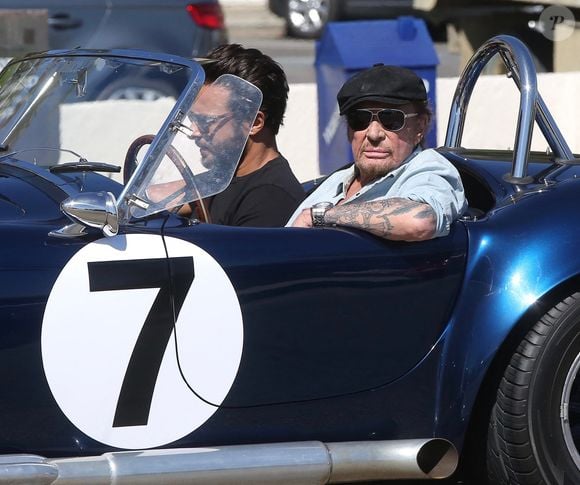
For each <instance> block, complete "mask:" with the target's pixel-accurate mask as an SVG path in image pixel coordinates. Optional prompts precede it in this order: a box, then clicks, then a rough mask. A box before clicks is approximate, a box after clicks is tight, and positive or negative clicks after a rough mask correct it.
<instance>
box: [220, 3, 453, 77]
mask: <svg viewBox="0 0 580 485" xmlns="http://www.w3.org/2000/svg"><path fill="white" fill-rule="evenodd" d="M265 3H266V2H263V3H261V2H255V1H254V2H250V3H242V2H232V3H229V2H223V8H224V14H225V19H226V26H227V28H228V33H229V40H230V42H236V43H239V44H242V45H243V46H244V47H255V48H257V49H260V50H261V51H262V52H264V53H266V54H268V55H269V56H271V57H272V58H273V59H275V60H276V61H277V62H279V63H280V64H281V65H282V67H283V68H284V70H285V71H286V75H287V77H288V81H289V82H290V83H310V82H316V76H315V72H314V67H313V66H314V57H315V42H314V41H313V40H301V39H291V38H288V37H286V36H285V32H284V30H285V29H284V22H283V20H282V19H280V18H278V17H276V16H275V15H273V14H272V13H270V12H269V11H268V9H267V8H266V6H265ZM435 50H436V52H437V55H438V56H439V66H438V68H437V75H438V76H439V77H453V76H458V75H459V56H458V55H457V54H454V53H451V52H449V50H448V49H447V46H446V45H445V44H443V43H437V44H435Z"/></svg>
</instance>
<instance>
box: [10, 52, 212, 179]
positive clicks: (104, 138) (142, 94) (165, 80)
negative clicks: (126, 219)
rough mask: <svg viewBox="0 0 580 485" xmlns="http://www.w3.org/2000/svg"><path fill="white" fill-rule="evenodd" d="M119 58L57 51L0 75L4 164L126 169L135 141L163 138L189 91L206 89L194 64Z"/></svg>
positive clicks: (145, 57) (13, 65)
mask: <svg viewBox="0 0 580 485" xmlns="http://www.w3.org/2000/svg"><path fill="white" fill-rule="evenodd" d="M119 52H122V51H118V52H117V54H116V55H115V54H113V53H110V54H108V53H106V52H103V51H92V52H90V51H71V52H60V53H55V52H53V53H48V54H46V55H38V56H30V57H26V58H23V59H21V60H18V61H15V62H12V63H10V64H9V65H8V66H7V67H6V68H5V69H4V70H3V71H2V73H1V74H0V150H1V151H0V157H3V156H7V155H11V156H12V157H14V158H17V159H19V160H24V161H27V162H31V163H34V164H36V165H40V166H42V167H51V166H53V165H56V164H62V163H65V162H74V161H78V160H79V159H80V158H82V159H84V160H83V161H84V162H86V161H89V162H105V163H108V164H112V165H117V166H119V167H122V165H123V163H124V160H125V155H126V151H127V148H128V147H129V146H130V144H131V142H132V141H133V140H134V139H135V138H136V137H138V136H140V135H142V134H144V133H150V134H155V133H157V132H158V131H159V130H160V129H161V128H162V126H163V124H164V122H165V120H166V118H167V117H168V115H169V114H170V113H171V111H172V110H173V108H174V106H175V103H176V100H177V99H178V98H179V97H180V95H181V93H182V91H183V90H184V89H185V87H186V86H188V85H189V84H190V83H191V82H192V80H195V79H198V84H201V82H203V72H202V69H201V67H200V66H199V65H197V64H195V63H193V62H189V61H185V63H184V64H180V63H177V62H171V60H170V59H171V58H170V57H169V56H163V55H159V56H157V55H148V54H147V53H143V55H142V57H141V56H139V55H133V56H130V55H129V54H139V53H136V52H132V53H127V54H126V55H119ZM187 63H189V64H190V65H188V64H187ZM0 161H1V158H0ZM115 176H116V177H118V178H119V181H121V175H120V174H119V175H115Z"/></svg>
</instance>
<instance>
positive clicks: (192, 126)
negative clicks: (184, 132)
mask: <svg viewBox="0 0 580 485" xmlns="http://www.w3.org/2000/svg"><path fill="white" fill-rule="evenodd" d="M189 129H190V131H191V138H199V137H200V136H201V130H200V129H199V127H198V126H197V124H196V123H195V121H191V123H190V125H189Z"/></svg>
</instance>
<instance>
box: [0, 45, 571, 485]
mask: <svg viewBox="0 0 580 485" xmlns="http://www.w3.org/2000/svg"><path fill="white" fill-rule="evenodd" d="M496 53H499V54H500V55H501V57H502V58H503V60H504V61H505V63H506V66H507V68H508V71H509V73H510V77H511V78H512V79H513V80H514V81H515V83H516V85H517V86H518V87H519V88H520V89H521V105H520V114H519V118H518V126H517V135H516V140H515V145H514V146H515V149H514V150H513V151H483V150H467V149H463V148H461V139H462V132H463V126H464V118H465V112H466V109H467V106H468V102H469V99H470V95H471V92H472V89H473V87H474V85H475V83H476V80H477V78H478V76H479V74H480V72H481V71H482V69H483V68H484V66H485V65H486V63H487V61H488V60H489V59H490V58H491V57H492V56H493V55H494V54H496ZM125 75H132V76H134V75H136V76H141V75H154V76H155V77H159V78H166V79H167V80H168V81H171V82H181V86H182V92H181V95H180V96H179V97H178V98H177V99H172V98H162V99H155V100H149V101H148V100H144V99H139V100H137V99H135V100H115V101H113V100H101V98H100V97H99V90H100V89H106V88H107V85H108V84H109V83H115V82H118V78H120V77H121V76H125ZM203 82H204V75H203V69H202V67H201V66H200V65H199V64H198V63H196V62H195V61H192V60H187V59H182V58H178V57H171V56H166V55H161V54H156V55H154V54H149V53H144V52H136V51H108V52H107V51H81V50H75V51H69V52H49V53H45V54H35V55H30V56H27V57H25V58H22V59H19V60H15V61H12V62H11V63H10V64H9V65H8V66H7V67H6V68H5V69H4V70H3V71H2V73H1V74H0V137H1V141H0V144H1V145H0V150H2V153H0V155H1V156H0V219H1V223H0V230H1V231H2V234H4V235H3V236H2V241H3V243H2V246H1V247H2V250H1V253H0V254H1V263H0V264H1V265H2V271H3V275H4V276H3V280H2V286H1V290H0V312H1V313H0V316H1V321H2V326H1V332H2V338H1V342H2V349H1V351H0V375H1V381H0V382H2V384H3V386H2V389H3V391H2V394H1V397H0V410H1V412H0V423H1V426H0V430H1V435H2V439H1V440H0V446H1V453H2V454H1V456H0V483H13V484H14V483H22V484H24V483H26V484H29V483H37V484H51V483H58V484H72V483H75V484H77V483H118V484H121V483H164V484H171V483H204V484H211V483H236V484H240V483H248V484H250V483H252V484H273V483H285V484H289V483H294V484H299V483H312V484H314V483H345V482H359V481H366V482H368V481H374V480H377V481H379V480H394V479H415V478H417V479H428V478H432V479H437V478H447V477H450V476H453V479H454V480H458V479H461V480H469V479H472V480H474V482H475V481H479V480H483V478H484V477H489V481H490V483H514V484H515V483H517V484H531V483H547V484H572V483H580V454H579V452H578V449H579V445H580V407H579V406H580V383H579V381H580V378H579V377H578V373H579V369H580V292H579V291H580V262H578V261H577V260H576V258H575V257H574V254H575V249H574V248H575V244H576V242H577V241H578V239H579V237H580V234H579V233H580V229H579V228H577V227H576V226H575V225H574V223H573V221H574V220H575V217H576V209H575V208H576V205H577V204H578V203H579V201H580V195H579V194H580V186H579V185H580V181H579V179H578V176H579V175H580V170H579V169H578V160H577V159H576V158H575V156H574V155H573V154H572V153H571V151H570V149H569V148H568V145H567V144H566V142H565V140H564V139H563V137H562V135H561V134H560V131H559V129H558V127H557V125H556V123H555V122H554V120H553V119H552V116H551V115H550V113H549V111H548V109H547V107H546V106H545V104H544V102H543V100H542V98H541V97H540V95H539V94H538V92H537V87H536V74H535V71H534V68H533V62H532V60H531V57H530V55H529V52H528V51H527V49H526V48H525V46H524V45H523V44H522V43H521V42H520V41H518V40H517V39H514V38H512V37H496V38H494V39H491V40H490V41H488V42H487V43H486V44H484V45H483V46H482V47H481V49H480V50H479V51H478V52H477V53H476V55H475V56H474V58H473V59H472V60H471V62H470V63H469V65H468V67H467V68H466V70H465V72H464V75H463V76H462V78H461V79H460V81H459V85H458V88H457V92H456V95H455V98H454V102H453V107H452V112H451V117H450V120H449V128H448V134H447V140H446V146H445V147H442V148H440V149H439V150H440V152H441V153H442V154H444V155H445V156H446V157H447V158H448V159H449V160H450V161H451V162H452V163H453V164H455V166H456V167H457V168H458V169H459V171H460V173H461V176H462V178H463V181H464V185H465V188H466V192H467V196H468V199H469V203H470V207H469V211H468V213H467V214H465V215H464V216H463V218H462V219H461V220H458V221H456V222H455V223H454V224H453V226H452V228H451V232H450V234H449V235H448V236H446V237H442V238H438V239H434V240H430V241H426V242H420V243H417V242H414V243H403V242H391V241H386V240H383V239H379V238H377V237H374V236H372V235H370V234H367V233H364V232H360V231H356V230H350V229H346V228H340V227H334V228H331V227H328V228H316V229H300V228H271V229H264V228H238V227H224V226H218V225H215V224H211V223H207V222H200V221H201V219H202V216H203V214H204V207H203V203H202V201H203V200H204V199H206V198H207V197H210V196H212V195H214V194H216V193H219V192H220V191H221V190H223V189H224V188H225V187H226V186H227V185H228V183H229V181H230V180H231V178H232V175H233V173H234V170H235V167H236V164H237V162H238V160H239V157H240V154H241V152H242V150H243V147H244V144H245V140H246V137H247V134H248V130H249V126H250V125H251V123H252V120H253V118H254V116H255V114H256V112H257V110H258V108H259V106H260V102H261V93H260V92H259V91H258V90H257V89H256V88H254V87H253V86H252V85H250V84H249V83H246V82H245V81H242V80H241V79H239V78H236V77H234V76H223V77H222V78H220V79H218V80H217V81H216V82H215V84H216V86H217V87H218V88H219V89H220V90H221V93H222V94H221V95H220V96H219V97H217V96H216V97H215V98H212V99H210V100H209V102H208V99H202V98H203V94H200V87H201V86H202V85H203ZM506 82H507V81H506ZM224 100H226V101H227V103H225V105H227V107H228V111H227V112H223V111H222V112H219V111H218V110H217V109H216V110H214V112H212V104H211V103H212V102H213V103H214V104H215V105H216V106H217V105H220V106H222V107H223V105H224ZM202 108H204V109H202ZM204 110H205V111H204ZM534 120H536V121H537V124H538V126H539V127H540V129H541V131H542V132H543V134H544V135H545V137H546V140H547V141H548V143H549V146H550V148H551V151H550V152H549V153H536V152H530V139H531V133H532V127H533V123H534ZM226 123H229V124H230V125H231V130H230V136H229V137H226V138H220V139H218V136H217V135H216V132H217V128H216V126H225V124H226ZM201 131H203V132H204V137H201V135H200V133H199V132H201ZM202 139H203V140H202ZM121 172H122V175H121ZM186 204H191V205H192V206H194V209H195V210H196V211H197V213H198V214H199V217H198V218H186V217H183V216H181V215H180V213H179V209H180V208H181V207H183V206H185V205H186ZM474 482H470V483H474Z"/></svg>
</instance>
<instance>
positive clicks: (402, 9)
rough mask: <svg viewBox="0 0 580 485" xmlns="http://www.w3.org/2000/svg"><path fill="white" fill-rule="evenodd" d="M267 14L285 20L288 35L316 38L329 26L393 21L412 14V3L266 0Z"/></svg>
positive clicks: (343, 0) (385, 0)
mask: <svg viewBox="0 0 580 485" xmlns="http://www.w3.org/2000/svg"><path fill="white" fill-rule="evenodd" d="M268 6H269V8H270V10H271V11H272V12H273V13H275V14H276V15H277V16H279V17H282V18H284V19H285V20H286V29H287V32H288V35H290V36H292V37H301V38H305V39H308V38H316V37H319V36H320V34H321V33H322V30H323V29H324V26H325V25H326V24H327V23H328V22H334V21H337V20H355V19H373V18H377V17H379V18H394V17H398V16H399V15H409V14H411V13H412V12H413V1H412V0H402V1H397V2H393V1H392V0H390V1H389V0H371V1H367V0H268Z"/></svg>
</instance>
